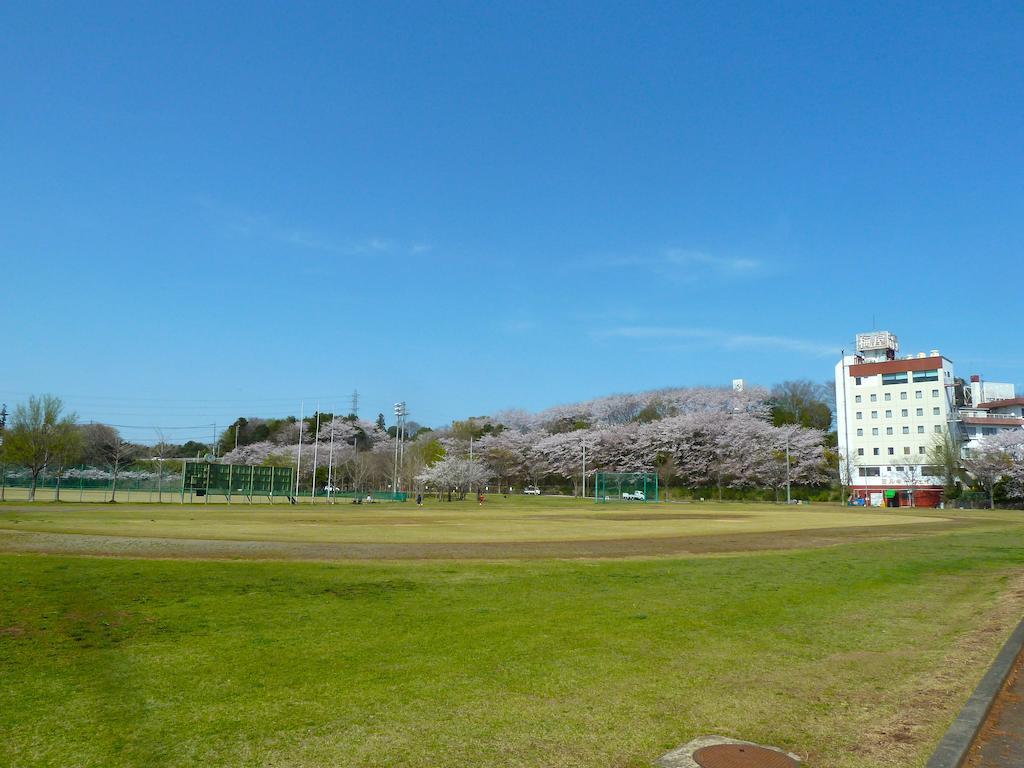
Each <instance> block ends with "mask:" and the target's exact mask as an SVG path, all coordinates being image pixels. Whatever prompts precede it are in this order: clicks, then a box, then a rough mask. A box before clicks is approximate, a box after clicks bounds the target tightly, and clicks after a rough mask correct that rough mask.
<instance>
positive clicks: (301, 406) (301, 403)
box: [295, 400, 306, 502]
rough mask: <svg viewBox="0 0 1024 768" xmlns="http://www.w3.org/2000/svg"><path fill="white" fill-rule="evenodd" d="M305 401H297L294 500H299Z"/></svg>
mask: <svg viewBox="0 0 1024 768" xmlns="http://www.w3.org/2000/svg"><path fill="white" fill-rule="evenodd" d="M305 409H306V402H305V401H304V400H300V401H299V452H298V454H296V456H295V501H296V502H298V500H299V470H300V469H302V423H303V418H305V415H306V410H305Z"/></svg>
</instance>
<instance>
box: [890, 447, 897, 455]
mask: <svg viewBox="0 0 1024 768" xmlns="http://www.w3.org/2000/svg"><path fill="white" fill-rule="evenodd" d="M894 453H896V449H895V448H890V449H889V455H890V456H892V455H893V454H894Z"/></svg>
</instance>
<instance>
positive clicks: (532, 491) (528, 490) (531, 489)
mask: <svg viewBox="0 0 1024 768" xmlns="http://www.w3.org/2000/svg"><path fill="white" fill-rule="evenodd" d="M523 493H525V494H526V495H527V496H540V488H538V487H537V486H536V485H528V486H526V487H525V488H523Z"/></svg>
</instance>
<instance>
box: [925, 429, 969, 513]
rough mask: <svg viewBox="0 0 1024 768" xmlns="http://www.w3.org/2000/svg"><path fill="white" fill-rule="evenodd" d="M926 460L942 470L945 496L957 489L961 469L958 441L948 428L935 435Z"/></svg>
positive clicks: (949, 495)
mask: <svg viewBox="0 0 1024 768" xmlns="http://www.w3.org/2000/svg"><path fill="white" fill-rule="evenodd" d="M928 461H929V462H931V464H932V465H933V466H935V467H938V468H939V470H940V471H941V472H942V480H943V485H945V487H946V498H953V496H951V494H953V493H955V492H956V490H957V481H958V480H960V477H961V475H962V472H963V469H962V467H961V465H960V443H959V442H958V441H957V439H956V438H955V437H953V435H952V434H951V433H950V431H949V430H948V429H945V430H943V431H942V434H941V435H936V436H935V439H934V440H933V441H932V444H931V447H929V449H928Z"/></svg>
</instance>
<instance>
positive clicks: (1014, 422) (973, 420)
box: [964, 416, 1024, 427]
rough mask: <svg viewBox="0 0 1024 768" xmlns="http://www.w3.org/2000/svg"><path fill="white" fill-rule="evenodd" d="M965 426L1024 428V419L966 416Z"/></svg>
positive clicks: (1020, 417) (1016, 417)
mask: <svg viewBox="0 0 1024 768" xmlns="http://www.w3.org/2000/svg"><path fill="white" fill-rule="evenodd" d="M964 424H975V425H978V426H982V427H1024V417H1022V416H1006V417H1004V418H999V417H998V416H964Z"/></svg>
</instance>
